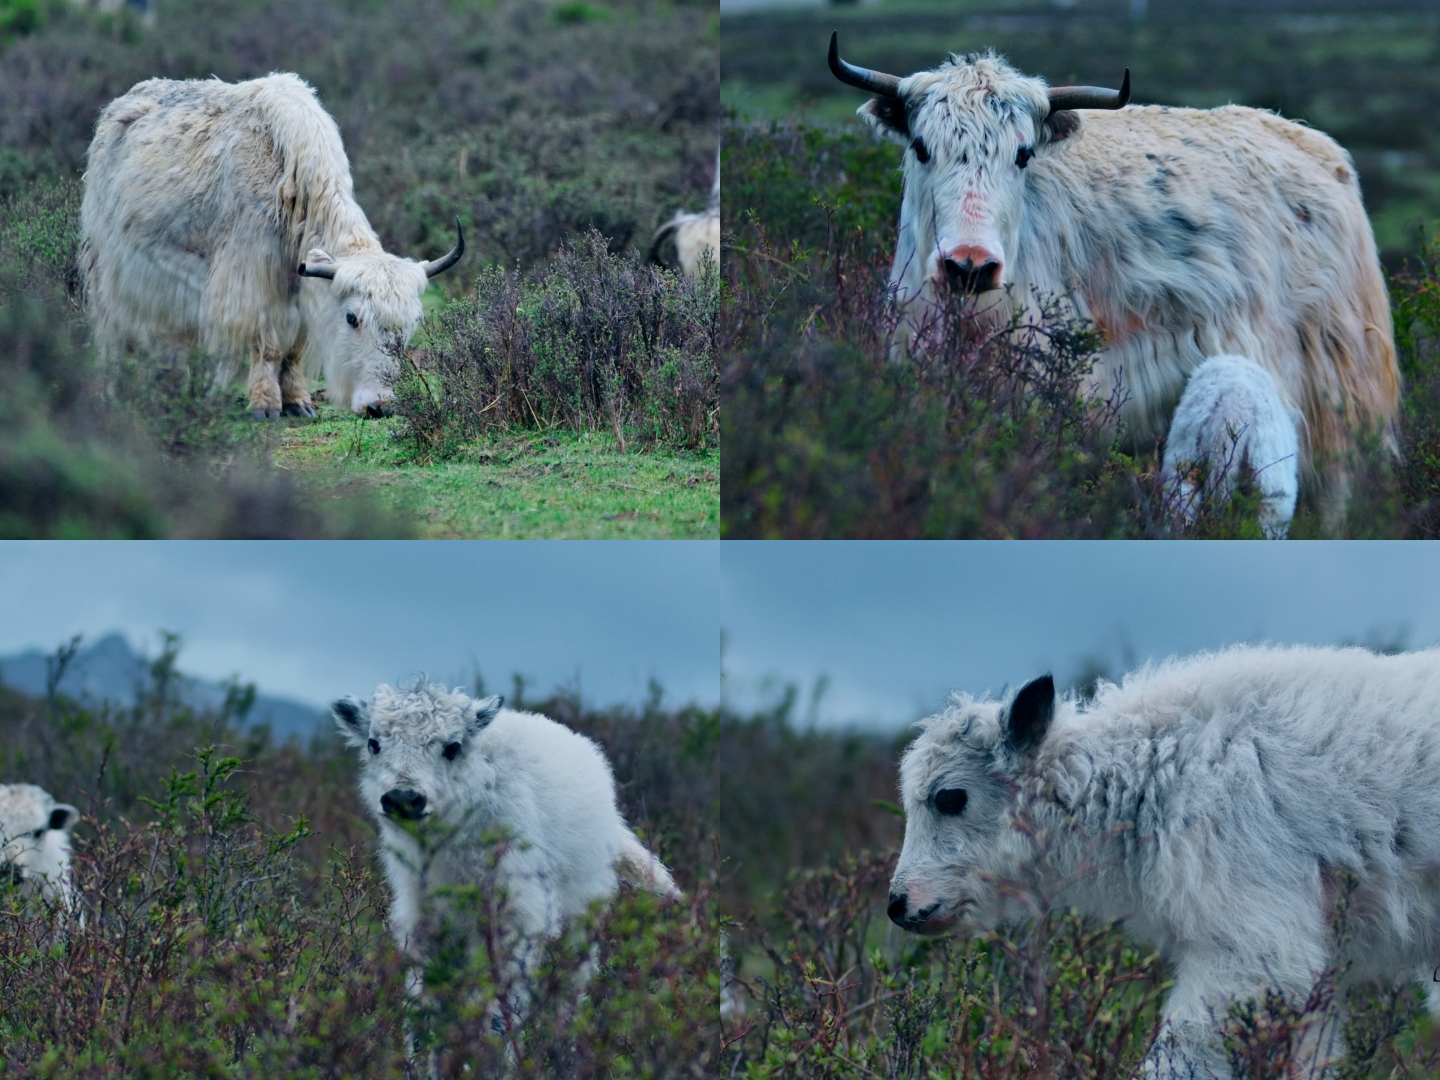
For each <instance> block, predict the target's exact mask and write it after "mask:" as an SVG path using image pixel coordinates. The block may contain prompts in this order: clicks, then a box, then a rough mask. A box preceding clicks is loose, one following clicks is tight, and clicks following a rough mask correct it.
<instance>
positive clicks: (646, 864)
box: [615, 829, 681, 896]
mask: <svg viewBox="0 0 1440 1080" xmlns="http://www.w3.org/2000/svg"><path fill="white" fill-rule="evenodd" d="M615 872H616V873H617V874H619V875H620V880H621V881H623V882H625V883H626V884H627V885H634V886H635V887H636V888H639V889H644V890H645V891H646V892H652V893H654V894H655V895H657V896H679V895H681V894H680V890H679V889H677V888H676V887H675V881H674V879H673V878H671V877H670V871H669V870H666V869H665V864H664V863H662V862H661V861H660V860H659V859H658V858H656V857H655V855H654V854H653V853H652V852H651V851H650V850H649V849H648V848H647V847H646V846H645V845H644V844H642V843H640V840H639V838H638V837H637V836H636V835H635V834H634V833H632V832H631V831H630V830H629V829H626V830H625V839H624V840H622V841H621V842H620V854H619V857H618V858H616V860H615Z"/></svg>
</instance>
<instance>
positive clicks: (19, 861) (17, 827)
mask: <svg viewBox="0 0 1440 1080" xmlns="http://www.w3.org/2000/svg"><path fill="white" fill-rule="evenodd" d="M79 820H80V811H79V810H76V809H75V807H73V806H71V805H70V804H69V803H57V802H56V801H55V799H54V798H53V797H52V796H51V795H50V793H49V792H47V791H46V790H45V789H43V788H38V787H36V786H35V785H34V784H0V872H6V873H8V874H9V876H10V877H11V878H12V880H15V881H16V883H17V884H18V885H19V886H20V889H21V891H22V892H23V893H24V894H26V895H27V896H29V897H32V898H36V899H39V900H41V901H43V902H45V903H47V904H53V903H56V902H59V904H60V905H61V908H62V909H63V910H65V911H71V910H73V909H74V906H75V890H74V887H73V886H72V884H71V881H70V832H71V830H72V829H74V828H75V825H76V823H77V822H79Z"/></svg>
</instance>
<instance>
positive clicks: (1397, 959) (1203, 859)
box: [891, 646, 1440, 1077]
mask: <svg viewBox="0 0 1440 1080" xmlns="http://www.w3.org/2000/svg"><path fill="white" fill-rule="evenodd" d="M1011 707H1012V706H1011V703H1010V702H999V701H991V700H983V699H975V698H972V697H969V696H968V695H957V696H956V698H955V699H954V702H953V704H952V705H951V706H950V707H949V708H947V709H946V710H945V711H944V712H943V713H941V714H939V715H938V716H934V717H931V718H930V719H929V720H926V721H923V722H922V723H921V725H920V726H921V728H922V731H921V734H920V736H919V737H918V738H917V739H916V740H915V741H914V742H913V743H912V744H911V745H910V747H909V748H908V749H907V750H906V752H905V755H904V758H903V761H902V763H901V769H900V775H901V790H902V793H903V796H904V802H905V810H906V823H905V843H904V848H903V850H902V852H901V855H900V860H899V864H898V865H897V867H896V870H895V876H894V880H893V883H892V886H891V888H892V893H893V894H894V896H895V897H904V903H903V904H902V905H901V908H903V913H904V914H905V917H906V918H908V919H909V920H910V921H911V922H912V923H913V922H914V921H915V920H916V919H918V918H920V917H921V916H922V915H923V917H924V919H926V920H928V921H927V922H925V925H923V926H921V927H920V929H922V931H927V932H939V931H942V930H944V929H946V928H948V927H950V926H953V925H956V924H958V923H965V924H968V925H970V926H973V927H986V926H991V925H994V924H996V923H998V922H1000V921H1003V920H1006V919H1008V918H1011V917H1013V916H1015V915H1017V914H1018V913H1019V911H1020V909H1019V907H1018V906H1017V904H1016V900H1015V894H1013V893H1010V892H1007V891H1006V890H1005V888H1004V887H1003V884H1004V883H1005V882H1006V881H1020V882H1028V883H1030V884H1031V885H1033V886H1035V887H1038V888H1039V889H1041V890H1042V891H1047V892H1049V893H1050V899H1051V900H1052V902H1054V903H1056V904H1059V905H1073V906H1074V907H1076V908H1078V909H1079V910H1080V911H1081V912H1083V913H1085V914H1087V915H1091V916H1094V917H1096V918H1099V919H1120V920H1123V928H1124V930H1125V932H1126V933H1127V934H1128V935H1130V936H1132V937H1134V938H1135V939H1138V940H1139V941H1141V942H1144V943H1146V944H1149V945H1151V946H1153V947H1155V948H1157V949H1159V950H1160V951H1161V953H1162V954H1163V955H1164V956H1165V958H1166V959H1167V961H1168V962H1169V963H1170V964H1171V965H1173V970H1174V977H1175V985H1174V989H1173V990H1172V991H1171V994H1170V997H1169V999H1168V1000H1167V1002H1166V1006H1165V1014H1166V1018H1167V1020H1168V1021H1169V1023H1170V1025H1171V1026H1170V1032H1171V1034H1173V1035H1174V1037H1175V1038H1176V1039H1177V1040H1178V1042H1177V1046H1176V1048H1175V1049H1176V1051H1177V1052H1176V1054H1175V1056H1173V1057H1171V1058H1169V1059H1168V1060H1165V1061H1162V1060H1161V1059H1160V1057H1159V1056H1158V1055H1157V1056H1156V1058H1155V1059H1153V1060H1152V1061H1151V1062H1150V1065H1149V1068H1150V1071H1152V1072H1155V1071H1157V1070H1158V1071H1161V1072H1166V1070H1167V1069H1170V1070H1173V1071H1174V1072H1175V1074H1176V1075H1186V1074H1187V1070H1188V1069H1189V1068H1191V1067H1192V1066H1193V1067H1194V1068H1195V1069H1196V1070H1197V1072H1196V1075H1199V1076H1206V1075H1210V1073H1207V1072H1206V1070H1207V1069H1209V1070H1212V1071H1213V1074H1214V1075H1216V1076H1221V1077H1224V1076H1228V1075H1229V1071H1228V1066H1226V1064H1225V1062H1224V1060H1223V1056H1222V1055H1220V1054H1219V1052H1218V1051H1217V1049H1216V1048H1215V1046H1214V1045H1213V1042H1212V1040H1211V1033H1212V1030H1213V1029H1212V1026H1211V1025H1212V1023H1213V1021H1214V1019H1215V1018H1217V1017H1219V1018H1224V1016H1225V1015H1226V1009H1227V1007H1228V1005H1229V1004H1230V1003H1231V1002H1233V1001H1236V1000H1243V999H1247V998H1250V997H1253V996H1255V995H1257V994H1258V993H1259V992H1261V991H1262V990H1264V989H1265V988H1267V987H1273V988H1278V989H1279V990H1281V991H1283V992H1284V993H1285V994H1287V995H1289V996H1290V998H1291V999H1292V1000H1293V1001H1303V1000H1304V997H1305V994H1306V992H1307V991H1308V990H1309V989H1310V988H1311V986H1312V985H1313V982H1314V980H1315V979H1316V978H1317V977H1318V976H1320V975H1321V973H1322V972H1324V971H1326V970H1327V969H1328V968H1330V967H1331V966H1332V965H1336V964H1340V965H1348V967H1347V968H1346V975H1347V977H1348V978H1350V979H1352V980H1364V979H1372V978H1382V979H1395V978H1402V979H1403V978H1411V977H1414V976H1415V975H1416V974H1417V972H1423V977H1424V978H1426V979H1428V978H1429V975H1430V972H1431V971H1432V970H1433V969H1434V968H1435V967H1436V966H1437V965H1440V650H1433V649H1432V650H1429V651H1426V652H1417V653H1407V654H1402V655H1398V656H1377V655H1375V654H1373V653H1371V652H1369V651H1367V650H1364V649H1358V648H1351V649H1339V648H1276V647H1263V646H1246V647H1237V648H1232V649H1227V650H1225V651H1222V652H1215V653H1208V654H1203V655H1200V656H1196V657H1192V658H1188V659H1177V660H1170V661H1167V662H1165V663H1162V664H1157V665H1153V666H1150V667H1147V668H1145V669H1143V670H1141V671H1138V672H1135V673H1133V674H1131V675H1128V676H1126V678H1125V679H1124V681H1123V682H1122V683H1121V684H1119V685H1114V684H1111V683H1103V682H1102V683H1101V684H1100V686H1099V688H1098V690H1097V692H1096V695H1095V698H1094V700H1093V701H1088V702H1087V701H1081V700H1076V699H1074V698H1062V699H1060V700H1058V701H1057V702H1056V703H1055V707H1054V716H1053V721H1052V722H1051V723H1050V725H1049V727H1048V729H1045V728H1044V727H1043V725H1042V726H1041V729H1040V731H1039V732H1038V733H1037V734H1038V742H1036V743H1031V744H1029V748H1028V749H1026V748H1024V747H1023V746H1017V745H1016V744H1015V743H1014V741H1013V739H1012V738H1011V731H1010V725H1011V716H1010V710H1011ZM951 788H961V789H965V790H966V791H967V792H968V796H969V797H968V801H967V802H966V804H965V807H964V810H963V811H962V812H961V813H959V814H952V815H944V814H941V813H940V812H939V811H938V810H937V808H936V806H935V801H934V796H935V793H936V792H937V791H939V790H944V789H951ZM1347 874H1353V875H1355V878H1356V879H1357V880H1358V888H1357V889H1356V891H1355V892H1354V893H1353V895H1352V896H1351V897H1350V904H1349V914H1348V929H1349V931H1350V932H1351V933H1352V934H1353V938H1352V939H1351V941H1350V944H1349V946H1348V947H1347V948H1346V949H1344V950H1343V952H1342V951H1340V950H1339V949H1337V947H1336V945H1335V940H1334V937H1333V934H1332V929H1331V922H1332V919H1333V918H1334V915H1335V904H1336V899H1337V895H1338V893H1339V892H1340V890H1341V887H1342V885H1341V883H1342V881H1343V879H1344V877H1345V875H1347ZM893 899H894V897H892V900H893ZM896 911H897V912H899V911H900V909H896ZM892 917H896V913H895V912H892ZM897 921H903V920H902V919H900V918H898V917H897ZM1167 1075H1168V1073H1167Z"/></svg>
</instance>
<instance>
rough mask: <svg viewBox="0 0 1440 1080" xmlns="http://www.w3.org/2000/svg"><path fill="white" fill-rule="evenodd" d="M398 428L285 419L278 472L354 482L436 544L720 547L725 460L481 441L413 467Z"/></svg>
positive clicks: (553, 439) (580, 443)
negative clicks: (686, 543) (714, 542)
mask: <svg viewBox="0 0 1440 1080" xmlns="http://www.w3.org/2000/svg"><path fill="white" fill-rule="evenodd" d="M401 423H402V422H401V421H399V420H397V419H394V418H391V419H385V420H360V419H352V418H349V417H344V416H341V415H340V414H339V413H338V412H336V411H335V410H334V409H331V408H329V407H323V408H322V410H321V414H320V419H319V420H318V421H312V420H287V421H284V427H283V429H282V430H281V432H280V434H279V442H278V444H277V447H276V449H275V453H274V461H275V464H276V465H278V466H279V467H281V468H283V469H289V470H291V471H292V472H294V473H297V474H300V476H301V477H302V478H304V479H307V480H315V481H317V482H318V483H320V484H321V485H322V486H329V485H330V484H333V483H334V482H336V481H339V480H348V481H352V482H353V481H355V480H359V481H361V482H362V483H363V484H365V485H366V486H367V487H368V488H369V489H370V492H371V494H372V497H373V498H374V499H375V500H376V501H377V502H378V503H379V504H380V505H381V506H383V507H385V508H386V509H389V510H391V511H393V512H394V513H395V514H397V515H398V516H400V517H402V518H405V519H407V520H411V521H413V522H415V525H416V529H417V531H418V532H419V533H420V535H422V536H426V537H430V538H434V539H454V540H459V539H512V540H514V539H550V540H561V539H579V538H585V539H593V540H620V539H626V540H634V539H664V540H691V539H714V538H717V537H718V536H719V534H720V454H719V451H718V450H710V451H706V452H704V453H696V454H687V453H683V452H677V451H673V450H664V449H656V450H654V451H646V452H634V451H631V452H627V453H621V452H620V450H619V447H618V446H617V444H616V442H615V439H614V437H613V436H611V435H608V434H598V433H587V434H576V433H574V432H571V431H565V430H560V429H556V430H552V431H547V432H512V433H504V434H494V435H487V436H482V437H480V438H478V439H475V440H473V441H472V442H470V443H468V444H467V445H466V446H465V447H464V448H463V450H462V451H461V452H460V453H459V454H458V455H457V456H456V457H454V458H452V459H450V460H446V461H442V462H438V463H436V464H433V465H417V464H414V463H413V462H412V461H411V460H410V457H409V451H408V447H407V446H406V444H405V443H403V442H402V441H401V440H400V439H399V438H397V435H398V434H399V432H398V428H399V425H400V424H401Z"/></svg>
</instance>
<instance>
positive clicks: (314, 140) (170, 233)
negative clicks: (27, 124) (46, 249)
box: [80, 74, 426, 414]
mask: <svg viewBox="0 0 1440 1080" xmlns="http://www.w3.org/2000/svg"><path fill="white" fill-rule="evenodd" d="M80 225H81V232H82V244H81V254H80V266H81V271H82V273H83V274H84V279H85V296H86V308H87V310H88V312H89V314H90V317H91V321H92V325H93V327H94V335H95V341H96V344H97V345H98V346H99V347H100V348H101V349H102V350H103V351H104V352H106V353H111V354H113V353H117V352H120V351H123V350H125V349H127V348H132V347H141V348H155V347H161V348H164V347H167V346H177V345H178V346H180V347H188V346H194V345H199V346H201V347H203V348H205V349H206V350H207V351H209V352H212V353H214V354H216V355H217V356H219V357H222V358H223V359H225V360H226V361H228V362H229V364H230V367H229V369H228V370H226V371H222V372H220V373H219V377H220V378H223V379H228V378H230V377H233V374H234V365H235V364H237V363H240V362H242V361H247V360H248V361H249V362H250V363H251V365H252V366H251V376H250V402H251V405H252V407H253V408H254V409H256V410H257V411H259V412H263V413H266V414H270V413H275V414H278V413H279V411H280V409H281V408H282V405H283V406H284V407H286V411H294V412H301V413H313V408H312V407H311V402H310V398H309V395H308V393H307V392H306V388H305V378H304V375H303V374H302V371H303V372H309V373H310V374H312V375H313V374H314V373H315V372H316V371H319V370H323V371H324V374H325V380H326V387H327V392H328V393H329V395H330V399H331V400H332V401H333V402H335V403H336V404H337V405H338V406H340V407H341V408H352V409H354V410H355V411H357V412H360V411H363V410H365V409H366V408H367V407H370V406H374V405H376V404H377V403H378V402H380V401H381V400H383V399H384V398H385V397H386V396H388V391H387V390H386V388H385V380H386V377H387V376H388V375H389V374H390V372H391V370H392V368H393V363H394V361H393V359H392V357H393V354H394V352H395V351H396V350H397V349H398V348H400V347H403V346H404V344H405V343H406V342H407V341H408V340H409V338H410V336H411V335H412V334H413V333H414V331H415V328H416V327H417V326H418V325H419V323H420V319H421V317H422V315H423V309H422V307H421V304H420V294H421V293H422V292H423V291H424V289H425V284H426V274H425V267H424V265H423V264H421V263H419V262H415V261H414V260H410V259H402V258H399V257H397V256H394V255H389V254H387V253H386V252H385V251H384V250H383V249H382V247H381V246H380V240H379V238H378V237H377V236H376V235H375V231H374V230H373V229H372V228H371V227H370V223H369V221H367V220H366V217H365V213H364V211H362V210H361V209H360V207H359V205H358V204H357V203H356V202H355V195H354V185H353V183H352V181H351V177H350V163H349V161H348V159H347V158H346V156H345V148H344V145H343V144H342V143H341V140H340V131H339V129H338V128H337V127H336V126H335V121H334V120H333V119H332V118H331V117H330V114H329V113H327V112H326V111H325V110H324V108H323V107H321V105H320V102H319V100H318V99H317V98H316V96H315V92H314V91H313V90H312V89H311V88H310V87H309V86H307V85H306V84H305V83H304V82H303V81H302V80H301V79H300V78H299V77H298V76H295V75H290V74H274V75H268V76H266V77H265V78H262V79H252V80H250V81H248V82H240V83H225V82H221V81H219V80H218V79H211V80H205V81H199V80H191V81H185V82H176V81H172V80H168V79H151V80H149V81H147V82H142V83H139V84H138V85H136V86H134V87H133V88H131V90H130V91H129V93H127V94H125V95H124V96H123V97H120V98H117V99H116V100H115V101H112V102H111V103H110V104H109V105H108V106H106V107H105V109H104V111H103V112H102V113H101V114H100V119H99V122H98V123H97V125H96V129H95V138H94V140H93V141H92V142H91V144H90V151H89V159H88V165H87V168H86V172H85V196H84V200H83V203H82V205H81V211H80ZM302 262H307V263H333V264H334V265H335V267H336V274H335V277H334V280H333V281H332V280H326V279H320V278H313V277H301V276H299V275H298V274H297V272H296V268H297V266H298V265H299V264H300V263H302ZM350 314H353V315H354V316H355V318H356V322H357V323H358V325H357V326H352V325H351V324H350V323H349V322H348V321H347V315H350Z"/></svg>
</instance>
